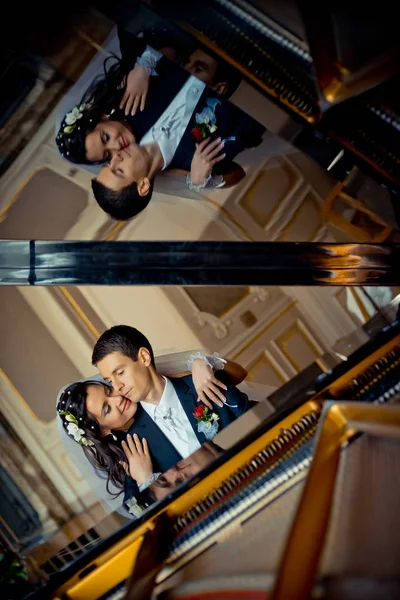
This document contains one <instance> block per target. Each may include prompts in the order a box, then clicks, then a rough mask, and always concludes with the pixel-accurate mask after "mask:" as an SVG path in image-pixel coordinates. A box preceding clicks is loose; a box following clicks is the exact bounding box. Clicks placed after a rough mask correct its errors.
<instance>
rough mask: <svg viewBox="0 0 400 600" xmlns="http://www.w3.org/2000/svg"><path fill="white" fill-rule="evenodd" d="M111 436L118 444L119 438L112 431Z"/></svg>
mask: <svg viewBox="0 0 400 600" xmlns="http://www.w3.org/2000/svg"><path fill="white" fill-rule="evenodd" d="M111 435H112V439H113V440H114V442H116V441H117V440H118V438H117V436H116V435H115V434H114V433H113V432H112V431H111Z"/></svg>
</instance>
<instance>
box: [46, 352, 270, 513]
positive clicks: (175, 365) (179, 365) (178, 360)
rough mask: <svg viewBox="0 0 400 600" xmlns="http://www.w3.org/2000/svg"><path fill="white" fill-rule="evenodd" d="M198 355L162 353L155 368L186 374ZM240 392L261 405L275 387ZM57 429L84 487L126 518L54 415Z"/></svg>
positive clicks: (252, 386) (246, 386) (98, 380)
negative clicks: (192, 356)
mask: <svg viewBox="0 0 400 600" xmlns="http://www.w3.org/2000/svg"><path fill="white" fill-rule="evenodd" d="M197 352H200V353H201V354H208V353H207V352H206V351H205V350H199V349H197V350H189V351H187V352H176V353H171V354H164V355H162V356H157V357H155V362H156V368H157V371H158V372H159V373H162V374H163V375H173V374H174V373H182V372H184V371H187V361H188V360H189V358H190V356H191V355H192V354H195V353H197ZM81 381H82V382H86V383H92V384H95V385H109V384H108V383H106V382H105V381H104V379H103V378H102V377H101V375H99V374H96V375H93V376H92V377H87V378H85V379H81ZM70 385H71V384H70V383H69V384H68V385H65V386H63V388H62V389H61V390H60V391H59V393H58V396H57V401H56V405H57V404H58V401H59V399H60V397H61V395H62V393H63V392H64V390H65V389H67V388H68V387H69V386H70ZM237 387H238V388H239V389H240V390H241V391H242V392H244V393H245V394H247V395H248V397H249V399H250V400H256V401H258V402H260V401H261V400H265V399H266V398H267V397H268V396H269V395H270V394H272V393H273V392H274V391H275V388H273V387H271V386H267V385H264V384H258V383H253V382H249V383H245V382H242V383H241V384H240V385H238V386H237ZM56 421H57V430H58V433H59V436H60V439H61V442H62V444H63V446H64V448H65V449H66V451H67V452H68V456H69V458H70V460H71V461H72V462H73V463H74V465H75V467H77V468H78V469H79V470H80V472H81V473H82V476H83V477H84V479H85V481H86V482H87V484H88V485H89V486H90V487H91V489H92V491H93V492H94V493H95V494H96V496H97V497H98V499H99V500H100V502H101V503H102V505H103V508H104V509H105V510H106V511H107V512H113V511H118V512H121V514H123V515H124V516H128V513H127V512H126V511H125V510H124V508H123V507H122V499H123V494H121V495H120V496H118V497H117V498H113V497H112V496H111V495H110V494H109V493H108V492H107V489H106V481H107V478H106V477H105V475H104V473H102V472H100V471H98V470H97V469H95V468H94V467H93V466H92V465H91V464H90V463H89V461H88V459H87V458H86V456H85V454H84V452H83V449H82V446H80V445H79V444H78V443H77V442H75V441H74V439H73V438H72V437H71V436H69V435H68V434H67V432H66V431H65V429H64V427H63V424H62V420H61V417H60V416H59V415H58V414H57V417H56ZM109 487H110V489H111V490H112V491H115V492H117V493H118V492H119V491H120V490H118V489H117V488H114V487H113V486H112V485H111V484H110V485H109Z"/></svg>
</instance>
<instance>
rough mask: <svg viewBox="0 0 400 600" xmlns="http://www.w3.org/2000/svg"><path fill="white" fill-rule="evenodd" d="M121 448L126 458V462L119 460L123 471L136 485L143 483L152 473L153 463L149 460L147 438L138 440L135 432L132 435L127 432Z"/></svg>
mask: <svg viewBox="0 0 400 600" xmlns="http://www.w3.org/2000/svg"><path fill="white" fill-rule="evenodd" d="M122 449H123V451H124V452H125V456H126V458H127V459H128V464H126V463H124V462H121V463H120V464H121V466H122V467H123V468H124V469H125V473H126V474H127V475H129V476H130V477H131V478H132V479H134V480H135V481H136V483H137V484H138V485H143V483H145V482H146V481H147V480H148V479H149V477H151V476H152V474H153V465H152V462H151V457H150V452H149V447H148V445H147V440H146V439H145V438H143V440H142V441H140V438H139V436H138V435H137V434H136V433H135V434H134V435H133V437H132V436H131V435H130V434H128V435H127V436H126V442H122Z"/></svg>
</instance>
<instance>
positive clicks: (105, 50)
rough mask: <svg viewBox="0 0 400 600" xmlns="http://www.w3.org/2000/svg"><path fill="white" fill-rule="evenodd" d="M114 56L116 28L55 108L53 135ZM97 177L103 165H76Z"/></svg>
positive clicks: (116, 45)
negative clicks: (109, 57) (110, 57)
mask: <svg viewBox="0 0 400 600" xmlns="http://www.w3.org/2000/svg"><path fill="white" fill-rule="evenodd" d="M113 54H114V55H116V56H117V57H118V58H121V52H120V49H119V39H118V34H117V28H116V27H114V28H113V29H112V30H111V32H110V34H109V35H108V37H107V38H106V40H105V41H104V42H103V45H102V47H101V48H100V50H99V51H98V52H97V54H96V55H95V57H94V58H93V60H92V61H91V62H90V63H89V65H88V66H87V67H86V69H85V70H84V71H83V73H82V75H81V76H80V77H79V79H78V81H76V83H74V85H73V86H72V87H71V88H70V89H69V90H68V92H67V93H66V94H65V96H64V97H63V98H62V100H60V102H59V103H58V105H57V107H56V123H55V135H57V133H58V132H59V129H60V127H61V122H62V120H63V118H64V117H65V115H66V113H67V112H69V111H70V110H72V109H73V108H74V106H76V105H77V104H79V103H80V101H81V100H82V97H83V95H84V93H85V92H86V90H87V89H88V87H89V85H90V84H91V83H92V81H94V79H96V77H99V76H102V75H103V63H104V61H105V59H106V58H107V57H108V56H111V55H113ZM77 166H78V167H80V168H81V169H86V170H87V171H90V172H91V173H94V174H95V175H97V173H98V172H99V171H100V169H101V168H102V166H103V165H86V164H85V165H77Z"/></svg>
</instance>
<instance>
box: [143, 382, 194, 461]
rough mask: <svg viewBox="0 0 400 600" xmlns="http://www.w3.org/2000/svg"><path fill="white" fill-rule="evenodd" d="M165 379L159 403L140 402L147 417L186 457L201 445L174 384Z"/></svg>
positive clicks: (183, 456)
mask: <svg viewBox="0 0 400 600" xmlns="http://www.w3.org/2000/svg"><path fill="white" fill-rule="evenodd" d="M164 379H165V382H166V383H165V388H164V392H163V394H162V396H161V400H160V403H159V404H150V403H149V402H141V403H140V404H141V405H142V407H143V408H144V410H145V411H146V412H147V414H148V415H149V417H150V418H151V419H152V420H153V421H154V423H155V424H156V425H157V427H159V428H160V429H161V431H162V432H163V433H164V434H165V435H166V436H167V438H168V440H169V441H170V442H171V444H172V445H173V446H174V448H175V450H176V451H177V452H179V454H180V455H181V456H182V458H187V457H188V456H190V454H192V453H193V452H195V450H198V449H199V448H200V446H201V444H200V442H199V440H198V439H197V437H196V434H195V432H194V431H193V427H192V426H191V424H190V421H189V419H188V417H187V415H186V413H185V411H184V409H183V407H182V404H181V403H180V400H179V398H178V395H177V393H176V391H175V388H174V386H173V385H172V383H171V382H170V380H169V379H167V378H166V377H164Z"/></svg>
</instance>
